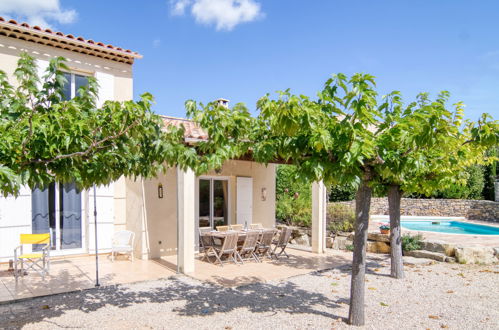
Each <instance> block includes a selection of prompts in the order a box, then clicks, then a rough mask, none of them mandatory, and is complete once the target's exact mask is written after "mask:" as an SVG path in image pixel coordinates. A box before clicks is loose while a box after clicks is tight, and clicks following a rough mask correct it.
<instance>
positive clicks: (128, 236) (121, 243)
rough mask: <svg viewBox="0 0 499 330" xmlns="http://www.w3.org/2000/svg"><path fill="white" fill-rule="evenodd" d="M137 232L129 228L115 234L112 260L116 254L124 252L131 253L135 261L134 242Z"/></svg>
mask: <svg viewBox="0 0 499 330" xmlns="http://www.w3.org/2000/svg"><path fill="white" fill-rule="evenodd" d="M134 239H135V233H134V232H133V231H129V230H120V231H117V232H115V233H114V235H113V245H112V248H111V260H112V261H114V256H115V255H117V254H119V253H122V254H130V257H131V259H132V261H133V242H134Z"/></svg>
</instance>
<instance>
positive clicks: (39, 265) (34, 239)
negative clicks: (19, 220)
mask: <svg viewBox="0 0 499 330" xmlns="http://www.w3.org/2000/svg"><path fill="white" fill-rule="evenodd" d="M19 242H20V243H21V244H20V245H19V246H18V247H16V248H15V249H14V276H15V278H16V280H17V278H18V277H19V276H24V274H25V272H27V271H28V270H29V269H32V270H34V271H36V272H37V273H38V274H40V275H41V276H42V278H43V279H45V275H47V274H48V273H49V266H50V233H46V234H21V236H20V239H19ZM35 244H41V245H43V246H42V248H41V250H40V251H39V252H38V251H33V252H31V253H24V245H31V248H32V249H33V245H35ZM24 264H26V265H27V266H28V267H27V268H26V269H24Z"/></svg>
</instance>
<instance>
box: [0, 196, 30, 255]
mask: <svg viewBox="0 0 499 330" xmlns="http://www.w3.org/2000/svg"><path fill="white" fill-rule="evenodd" d="M24 233H31V190H30V189H29V188H27V187H22V188H21V193H20V195H19V197H17V198H15V197H7V198H4V197H0V262H1V261H7V260H8V259H12V258H13V256H14V249H15V248H16V247H17V246H18V245H19V235H20V234H24Z"/></svg>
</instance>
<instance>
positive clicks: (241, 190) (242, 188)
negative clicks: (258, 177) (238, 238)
mask: <svg viewBox="0 0 499 330" xmlns="http://www.w3.org/2000/svg"><path fill="white" fill-rule="evenodd" d="M236 180H237V181H236V186H237V191H236V194H237V202H236V219H237V223H238V224H242V225H244V224H247V225H249V224H251V223H252V222H253V178H244V177H238V178H237V179H236Z"/></svg>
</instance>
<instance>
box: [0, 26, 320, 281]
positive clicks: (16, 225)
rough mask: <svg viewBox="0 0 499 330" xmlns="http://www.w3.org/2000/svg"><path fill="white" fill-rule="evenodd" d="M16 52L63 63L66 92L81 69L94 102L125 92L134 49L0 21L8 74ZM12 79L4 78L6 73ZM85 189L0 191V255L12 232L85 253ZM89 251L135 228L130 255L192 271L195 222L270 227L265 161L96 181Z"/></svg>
mask: <svg viewBox="0 0 499 330" xmlns="http://www.w3.org/2000/svg"><path fill="white" fill-rule="evenodd" d="M22 51H26V52H28V53H29V54H30V55H31V56H34V57H35V58H36V59H37V62H38V65H39V70H40V71H41V72H42V71H43V70H44V69H45V68H46V67H47V65H48V61H49V60H50V58H52V57H55V56H63V57H65V58H66V59H67V60H68V65H69V67H70V72H68V73H67V75H68V80H69V81H70V84H69V85H70V86H68V88H67V90H66V94H67V96H68V97H73V96H74V94H75V91H76V90H77V88H78V87H79V86H80V85H81V84H85V83H86V77H87V76H94V77H95V78H97V80H98V83H99V85H100V91H99V103H102V102H104V101H105V100H117V101H124V100H129V99H132V98H133V75H132V66H133V63H134V61H135V60H136V59H140V58H141V57H142V56H141V55H140V54H138V53H136V52H133V51H130V50H125V49H122V48H120V47H116V46H113V45H107V44H103V43H100V42H95V41H93V40H87V39H85V38H82V37H75V36H73V35H70V34H69V35H68V34H64V33H61V32H54V31H52V30H50V29H42V28H40V27H38V26H30V25H28V24H26V23H22V24H21V23H18V22H16V21H13V20H10V21H6V20H5V19H3V18H0V69H1V70H3V71H5V72H6V73H7V75H8V77H9V79H14V78H13V72H14V70H15V68H16V63H17V61H18V59H19V55H20V53H21V52H22ZM12 81H14V80H12ZM163 121H164V123H165V126H167V125H181V124H183V125H184V126H185V128H186V130H185V131H186V136H185V138H186V140H188V141H189V142H191V143H192V142H194V143H195V141H196V140H202V139H205V138H206V137H207V136H206V134H205V133H204V132H203V131H202V130H201V129H199V127H197V126H196V125H195V124H194V123H192V122H190V121H188V120H185V119H180V118H173V117H167V116H164V117H163ZM313 187H314V189H313V200H314V202H313V203H314V205H313V239H312V241H313V250H314V251H315V252H322V251H323V250H324V228H325V188H324V185H322V184H314V185H313ZM92 200H93V193H92V191H91V190H90V191H79V190H78V189H76V187H74V185H71V184H67V183H66V184H58V183H54V184H52V185H50V186H49V187H46V188H45V189H44V190H40V189H38V190H31V189H30V188H29V187H23V189H22V191H21V194H20V196H18V197H17V198H14V197H7V198H0V262H7V261H8V260H10V259H12V258H13V249H14V247H16V246H17V245H18V243H19V234H21V233H39V232H50V233H51V242H52V251H51V255H52V256H58V255H59V256H60V255H70V254H88V253H90V254H91V253H95V251H94V245H95V244H94V243H95V236H94V226H95V223H94V218H93V212H92V211H93V210H91V206H92V204H91V203H92ZM97 211H98V221H97V226H98V231H99V235H98V244H99V252H109V251H110V248H111V239H112V235H113V232H114V231H116V230H122V229H127V230H131V231H134V232H135V234H136V235H135V236H136V239H135V244H134V255H135V257H138V258H142V259H153V258H159V257H162V256H167V255H173V254H177V255H178V259H177V260H178V266H179V269H180V271H182V272H192V271H193V270H194V258H195V253H196V249H197V240H198V238H197V237H198V235H197V233H198V231H197V228H198V227H200V226H201V227H206V226H211V227H214V226H217V225H221V224H235V223H241V224H244V223H248V224H249V223H252V222H259V223H262V224H263V225H264V226H265V227H272V226H274V225H275V165H273V164H269V165H268V166H265V165H262V164H258V163H255V162H251V161H240V160H231V161H227V162H226V163H225V164H223V167H222V169H221V170H219V171H216V172H210V173H206V174H205V175H202V176H199V177H197V176H195V175H194V173H193V172H192V171H186V172H184V171H181V170H178V169H176V168H170V169H168V170H167V171H166V174H160V175H159V176H158V177H157V178H155V179H150V180H149V179H148V180H137V181H132V180H128V179H125V178H122V179H120V180H118V181H117V182H114V183H113V184H111V185H109V186H106V187H98V188H97Z"/></svg>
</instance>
